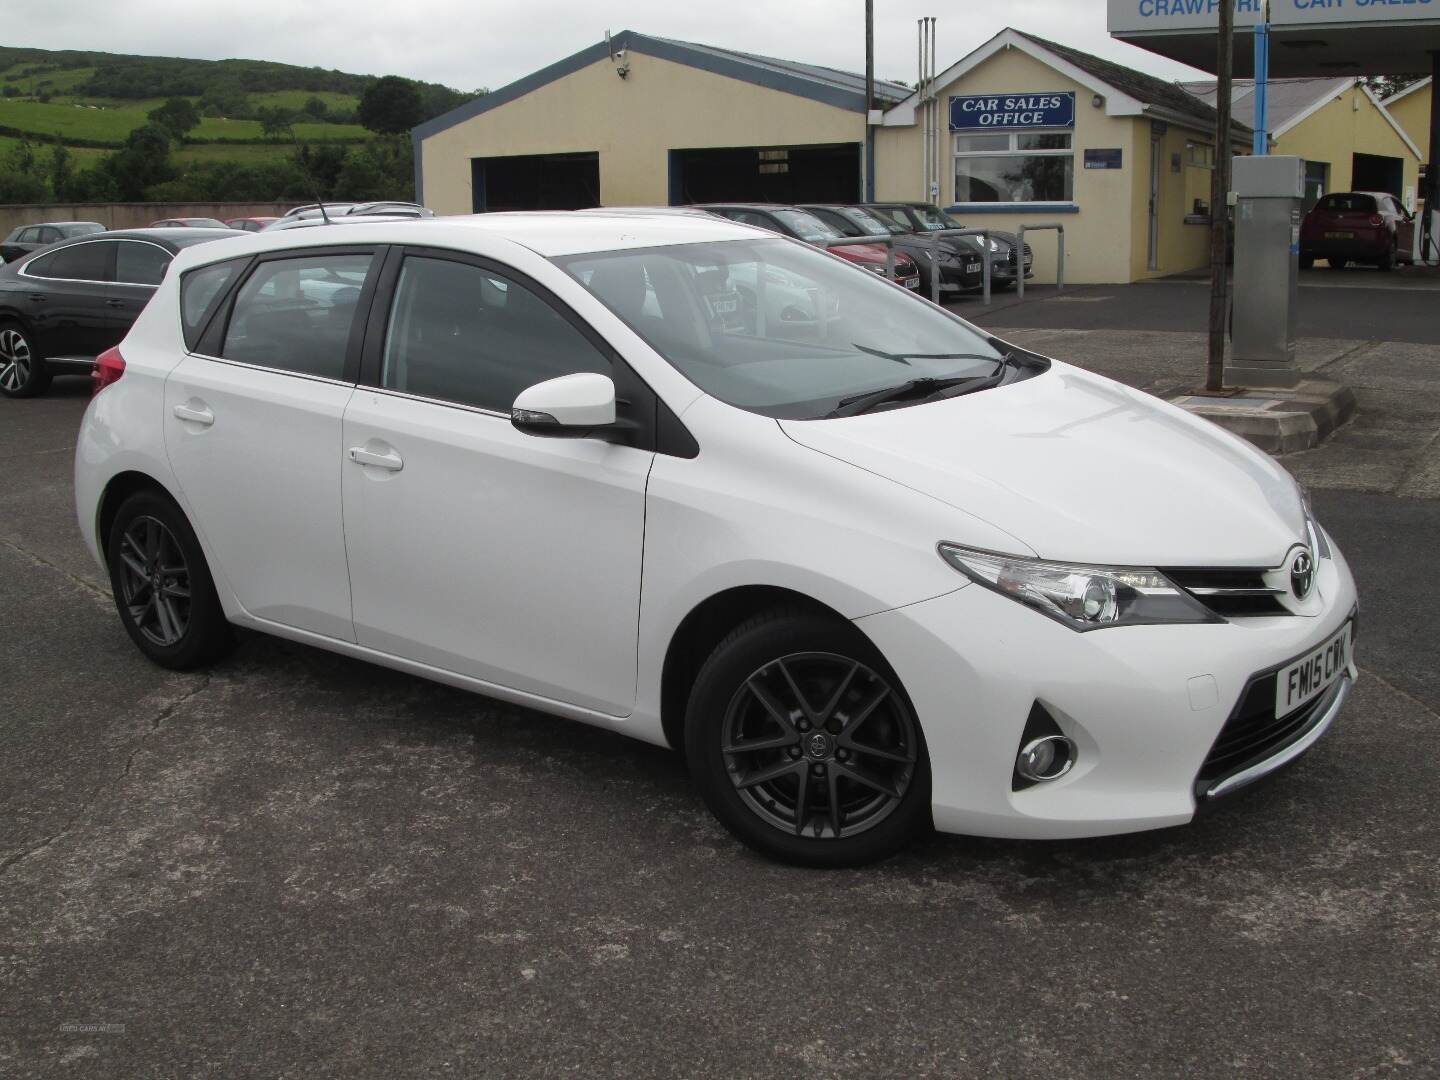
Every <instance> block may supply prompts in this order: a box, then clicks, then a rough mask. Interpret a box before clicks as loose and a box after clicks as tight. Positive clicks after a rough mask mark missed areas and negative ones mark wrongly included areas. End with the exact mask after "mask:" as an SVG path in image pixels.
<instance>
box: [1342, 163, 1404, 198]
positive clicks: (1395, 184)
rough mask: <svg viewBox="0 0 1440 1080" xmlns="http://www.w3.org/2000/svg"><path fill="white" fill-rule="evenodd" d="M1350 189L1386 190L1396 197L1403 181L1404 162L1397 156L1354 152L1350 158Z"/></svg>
mask: <svg viewBox="0 0 1440 1080" xmlns="http://www.w3.org/2000/svg"><path fill="white" fill-rule="evenodd" d="M1350 164H1351V170H1350V190H1351V191H1388V192H1389V193H1390V194H1391V195H1394V196H1395V197H1396V198H1397V199H1398V198H1400V196H1401V190H1400V189H1401V187H1402V186H1404V183H1405V163H1404V162H1403V161H1401V160H1400V159H1399V158H1398V157H1382V156H1380V155H1379V154H1355V155H1354V156H1353V157H1352V159H1351V163H1350Z"/></svg>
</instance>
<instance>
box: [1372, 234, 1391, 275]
mask: <svg viewBox="0 0 1440 1080" xmlns="http://www.w3.org/2000/svg"><path fill="white" fill-rule="evenodd" d="M1375 267H1376V269H1378V270H1380V271H1381V272H1382V273H1387V274H1388V273H1389V272H1390V271H1391V270H1394V269H1395V242H1394V241H1393V240H1392V241H1391V242H1390V247H1389V249H1388V250H1387V251H1386V252H1385V254H1384V255H1382V256H1381V257H1380V261H1379V262H1378V263H1376V264H1375Z"/></svg>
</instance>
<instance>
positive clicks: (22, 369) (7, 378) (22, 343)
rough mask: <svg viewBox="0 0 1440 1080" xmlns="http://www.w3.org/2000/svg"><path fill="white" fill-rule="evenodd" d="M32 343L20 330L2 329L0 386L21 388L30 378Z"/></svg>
mask: <svg viewBox="0 0 1440 1080" xmlns="http://www.w3.org/2000/svg"><path fill="white" fill-rule="evenodd" d="M31 363H33V358H32V357H31V355H30V343H29V342H28V341H26V340H25V335H24V334H22V333H20V331H19V330H13V329H6V330H0V387H4V388H5V389H6V390H19V389H20V388H21V387H23V386H24V385H25V384H26V383H27V382H28V381H29V380H30V365H31Z"/></svg>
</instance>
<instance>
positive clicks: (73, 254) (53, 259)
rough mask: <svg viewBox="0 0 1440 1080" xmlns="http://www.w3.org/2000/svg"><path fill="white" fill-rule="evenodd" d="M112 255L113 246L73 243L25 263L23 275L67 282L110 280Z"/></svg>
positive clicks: (108, 244) (111, 244)
mask: <svg viewBox="0 0 1440 1080" xmlns="http://www.w3.org/2000/svg"><path fill="white" fill-rule="evenodd" d="M114 254H115V245H114V244H113V243H89V244H72V245H71V246H70V247H63V248H61V249H60V250H59V251H52V252H50V253H49V254H47V255H42V256H41V257H40V258H38V259H35V260H34V261H33V262H30V263H28V264H27V265H26V267H25V272H26V273H27V274H31V275H33V276H35V277H45V278H61V279H64V280H67V281H110V280H111V267H112V266H113V262H112V260H113V258H114Z"/></svg>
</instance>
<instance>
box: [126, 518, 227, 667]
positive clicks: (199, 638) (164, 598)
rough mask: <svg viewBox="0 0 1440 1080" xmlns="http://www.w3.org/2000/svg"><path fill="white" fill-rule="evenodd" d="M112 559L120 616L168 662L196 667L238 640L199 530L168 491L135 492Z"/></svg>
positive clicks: (140, 642)
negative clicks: (203, 550)
mask: <svg viewBox="0 0 1440 1080" xmlns="http://www.w3.org/2000/svg"><path fill="white" fill-rule="evenodd" d="M105 561H106V563H107V565H108V566H109V568H110V588H111V591H112V592H113V593H114V595H115V607H116V609H117V610H118V611H119V613H120V622H121V623H122V624H123V625H124V627H125V632H126V633H128V634H129V635H130V640H131V641H133V642H135V645H136V646H137V647H138V648H139V650H140V651H141V652H142V653H144V654H145V655H146V656H147V657H148V658H149V659H151V660H153V661H154V662H155V663H157V664H159V665H161V666H162V667H167V668H173V669H175V670H177V671H189V670H191V669H193V668H197V667H201V666H203V665H205V664H208V663H210V662H211V661H213V660H217V659H219V658H220V657H221V656H223V655H224V654H225V653H226V652H227V651H229V649H230V647H231V646H232V644H233V643H234V637H233V635H232V633H231V630H230V624H229V623H228V622H227V621H226V619H225V612H224V609H223V608H221V606H220V598H219V597H218V596H217V595H216V593H215V584H214V582H213V580H212V579H211V577H210V568H209V567H208V566H207V565H206V563H205V556H204V554H203V552H202V551H201V550H200V541H199V540H197V539H196V537H195V531H194V530H193V529H191V528H190V523H189V522H188V521H186V520H185V515H184V514H183V513H181V512H180V508H179V507H178V506H176V505H175V504H174V503H173V502H171V501H170V499H169V498H167V497H166V496H164V495H162V494H160V493H159V492H154V491H142V492H138V493H136V494H134V495H131V496H130V497H129V498H128V499H126V500H125V502H124V503H122V504H121V506H120V509H119V511H118V512H117V513H116V515H115V521H114V524H113V525H112V526H111V528H110V535H109V537H107V539H106V545H105Z"/></svg>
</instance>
